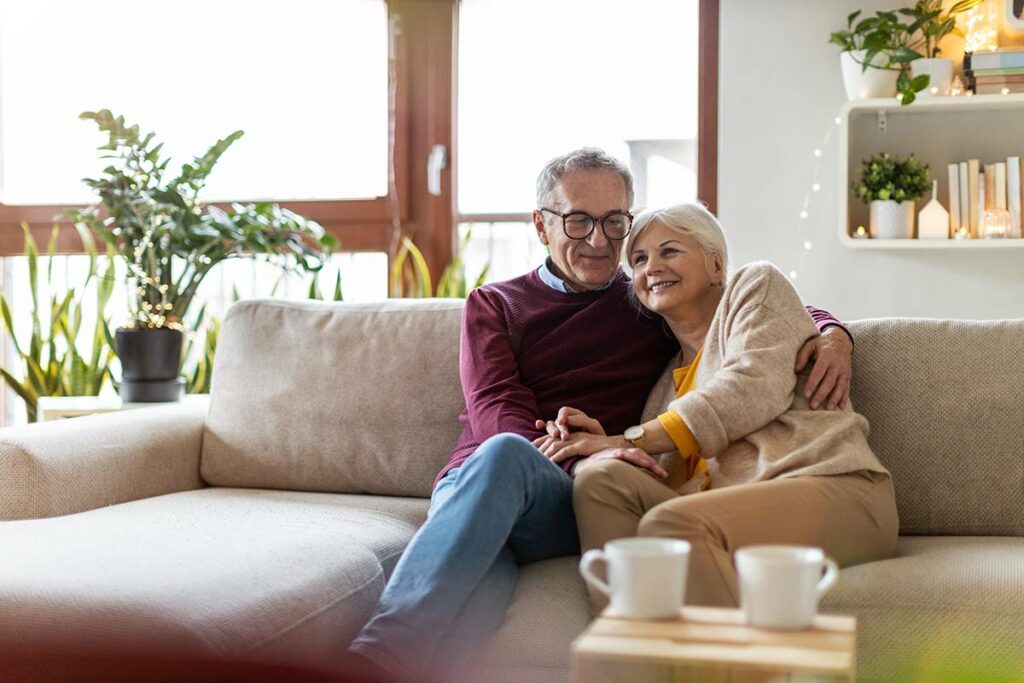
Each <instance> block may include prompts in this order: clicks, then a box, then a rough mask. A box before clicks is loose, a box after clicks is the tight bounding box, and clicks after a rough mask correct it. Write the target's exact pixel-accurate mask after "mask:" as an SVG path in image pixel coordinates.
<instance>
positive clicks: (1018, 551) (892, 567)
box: [822, 536, 1024, 681]
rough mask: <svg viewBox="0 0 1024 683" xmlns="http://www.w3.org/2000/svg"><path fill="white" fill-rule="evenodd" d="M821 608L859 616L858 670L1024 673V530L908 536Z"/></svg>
mask: <svg viewBox="0 0 1024 683" xmlns="http://www.w3.org/2000/svg"><path fill="white" fill-rule="evenodd" d="M822 609H823V611H826V612H831V613H837V614H851V615H854V616H856V617H857V619H858V622H859V623H858V643H857V678H858V680H861V681H891V680H920V681H926V680H1024V538H1006V537H976V536H972V537H963V536H961V537H954V536H946V537H941V536H905V537H901V538H900V540H899V545H898V549H897V554H896V556H895V557H893V558H892V559H889V560H884V561H882V562H872V563H869V564H864V565H859V566H856V567H850V568H847V569H844V570H843V571H842V572H841V574H840V578H839V583H838V584H836V586H835V588H833V589H832V591H831V592H829V594H828V595H827V596H826V597H825V599H824V600H823V602H822Z"/></svg>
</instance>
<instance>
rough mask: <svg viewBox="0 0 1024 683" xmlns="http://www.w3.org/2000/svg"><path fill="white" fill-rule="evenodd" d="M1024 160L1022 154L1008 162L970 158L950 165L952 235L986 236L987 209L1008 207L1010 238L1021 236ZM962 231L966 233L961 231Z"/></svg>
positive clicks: (1023, 199)
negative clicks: (990, 162)
mask: <svg viewBox="0 0 1024 683" xmlns="http://www.w3.org/2000/svg"><path fill="white" fill-rule="evenodd" d="M1022 177H1024V162H1022V160H1021V157H1020V156H1011V157H1007V158H1006V160H1005V161H1002V160H1000V161H997V162H996V163H993V164H984V163H982V162H980V161H979V160H978V159H969V160H967V161H961V162H959V163H954V164H950V165H949V223H950V236H952V237H955V236H957V235H958V233H960V235H961V236H962V237H967V238H978V237H982V236H983V224H984V219H985V211H986V210H988V209H1005V210H1006V211H1008V212H1009V213H1010V218H1011V223H1010V226H1009V231H1008V234H1006V235H1005V236H1006V237H1020V235H1021V204H1022V202H1024V196H1022V194H1021V193H1022V189H1024V188H1022V185H1021V178H1022ZM961 231H962V232H961Z"/></svg>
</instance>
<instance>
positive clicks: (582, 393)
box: [438, 270, 679, 479]
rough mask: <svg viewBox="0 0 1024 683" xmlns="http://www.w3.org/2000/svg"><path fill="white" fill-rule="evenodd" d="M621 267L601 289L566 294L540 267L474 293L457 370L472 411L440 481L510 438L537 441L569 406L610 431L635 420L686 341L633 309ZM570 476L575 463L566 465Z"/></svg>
mask: <svg viewBox="0 0 1024 683" xmlns="http://www.w3.org/2000/svg"><path fill="white" fill-rule="evenodd" d="M629 288H630V284H629V280H628V279H627V278H626V276H625V274H624V273H623V272H622V271H621V270H620V271H619V272H618V273H617V274H616V276H615V279H614V281H613V282H612V285H611V286H610V287H608V288H606V289H603V290H600V291H595V292H575V293H567V292H559V291H556V290H554V289H552V288H551V287H549V286H548V285H546V284H545V283H544V282H543V281H541V279H540V277H539V276H538V275H537V273H536V271H532V272H530V273H528V274H526V275H523V276H520V277H517V278H514V279H512V280H505V281H503V282H496V283H493V284H489V285H485V286H483V287H479V288H477V289H475V290H473V291H472V292H471V293H470V295H469V297H468V298H467V299H466V307H465V309H464V310H463V314H462V337H461V346H460V349H459V370H460V375H461V380H462V391H463V394H464V395H465V397H466V408H465V409H464V410H463V411H462V413H461V414H460V415H459V419H460V421H461V422H462V423H463V425H465V426H464V428H463V431H462V436H461V437H460V438H459V441H458V445H457V446H456V447H455V451H454V452H453V453H452V455H451V458H450V460H449V462H448V465H447V466H445V468H444V469H443V470H441V473H440V474H439V475H438V479H440V478H441V477H442V476H444V474H445V473H447V472H448V470H450V469H452V468H454V467H458V466H459V465H461V464H462V462H463V461H465V459H466V458H468V457H469V456H470V455H471V454H472V453H473V451H475V450H476V449H477V447H478V446H479V445H480V444H481V443H483V442H484V441H485V440H486V439H488V438H489V437H491V436H494V435H495V434H500V433H502V432H511V433H513V434H519V435H521V436H524V437H526V438H527V439H530V440H533V439H535V438H537V437H539V436H542V435H543V432H542V431H541V430H538V429H537V428H536V427H535V426H534V422H535V420H537V419H545V420H548V419H553V418H554V417H555V415H556V414H557V413H558V409H559V408H561V407H562V406H572V407H573V408H579V409H580V410H582V411H584V412H585V413H587V414H588V415H590V416H591V417H594V418H597V419H598V420H600V422H601V424H602V425H604V428H605V429H606V430H608V433H609V434H621V433H622V432H623V431H625V429H626V428H627V427H629V426H630V425H633V424H637V423H638V422H639V420H640V412H641V411H642V410H643V407H644V402H645V401H646V399H647V394H648V393H649V392H650V389H651V387H652V386H654V383H655V382H656V381H657V379H658V376H659V375H660V374H661V370H662V368H664V367H665V363H667V362H668V360H669V359H670V358H672V357H674V356H675V355H676V353H678V351H679V344H678V343H677V342H676V340H675V338H674V337H672V335H671V333H670V332H669V331H668V330H667V328H666V327H665V326H664V325H663V324H662V322H661V319H660V318H657V317H656V316H654V315H652V314H650V313H647V312H640V311H637V309H636V308H634V307H633V306H632V305H631V304H630V302H629V299H628V293H629ZM562 465H563V467H564V468H565V469H566V470H567V471H568V469H569V468H570V467H571V465H572V459H570V460H569V461H565V462H563V463H562Z"/></svg>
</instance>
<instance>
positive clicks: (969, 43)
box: [963, 0, 1002, 52]
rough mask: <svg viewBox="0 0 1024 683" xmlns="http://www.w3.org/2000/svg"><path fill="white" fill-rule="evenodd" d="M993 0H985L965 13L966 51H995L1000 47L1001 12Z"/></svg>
mask: <svg viewBox="0 0 1024 683" xmlns="http://www.w3.org/2000/svg"><path fill="white" fill-rule="evenodd" d="M997 4H999V5H1001V4H1002V2H1001V1H1000V2H999V3H996V2H993V0H985V1H984V2H982V3H981V4H979V5H978V6H977V7H973V8H971V9H969V10H967V12H965V13H964V21H963V25H964V51H965V52H978V51H979V50H995V49H996V48H997V47H999V10H998V7H996V5H997Z"/></svg>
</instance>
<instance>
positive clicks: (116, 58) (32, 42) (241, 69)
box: [0, 0, 388, 204]
mask: <svg viewBox="0 0 1024 683" xmlns="http://www.w3.org/2000/svg"><path fill="white" fill-rule="evenodd" d="M132 27H135V28H134V29H133V28H132ZM0 102H2V104H3V107H2V117H3V118H2V121H0V154H2V171H3V177H2V179H0V187H2V194H0V201H3V202H4V203H8V204H39V203H64V202H68V203H79V202H88V201H91V194H90V193H89V192H88V188H86V187H85V186H84V185H82V183H81V178H83V177H86V176H93V175H95V174H96V173H97V172H99V171H100V170H101V169H102V165H101V162H100V161H99V160H98V153H97V151H96V147H97V146H99V145H100V144H101V143H102V141H103V138H102V136H101V135H100V133H99V132H98V131H97V130H96V127H95V126H94V125H93V124H92V122H86V121H80V120H78V114H79V113H80V112H82V111H86V110H90V111H95V110H98V109H104V108H106V109H110V110H111V111H113V112H114V113H115V114H121V115H123V116H124V117H125V118H126V120H128V121H129V122H130V123H137V124H139V126H140V128H142V129H143V130H144V131H154V132H156V134H157V137H158V138H159V139H161V140H164V141H165V142H166V146H165V148H164V149H165V151H166V152H168V153H170V154H171V155H172V156H173V157H174V159H175V163H173V164H172V165H171V166H170V169H172V170H176V169H177V167H178V166H177V165H178V164H180V163H181V162H185V161H189V160H191V158H192V157H193V156H195V155H198V154H201V153H203V152H204V151H205V150H206V149H207V148H208V147H209V146H210V145H211V144H213V142H214V141H216V140H217V139H219V138H222V137H224V136H225V135H227V134H229V133H231V132H232V131H234V130H237V129H243V130H244V131H245V137H243V138H242V139H241V140H239V141H238V142H236V143H235V145H234V146H233V147H232V149H231V150H229V151H228V152H227V153H226V154H225V155H224V157H222V159H221V161H220V163H219V165H218V167H217V169H216V170H215V171H214V173H213V174H212V175H211V177H210V182H209V185H208V186H207V188H206V190H205V191H204V194H203V198H204V199H207V200H215V199H263V198H266V199H279V200H284V199H346V198H362V197H376V196H382V195H385V194H387V165H386V161H387V119H388V117H387V20H386V8H385V5H384V1H383V0H293V1H292V2H289V3H285V4H282V3H280V2H275V1H272V0H249V1H247V2H244V3H242V2H226V1H220V0H219V1H217V2H207V1H205V0H177V1H176V2H175V3H173V6H171V5H167V4H165V3H155V2H138V1H137V0H94V1H93V2H81V0H9V1H7V2H3V3H0Z"/></svg>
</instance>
